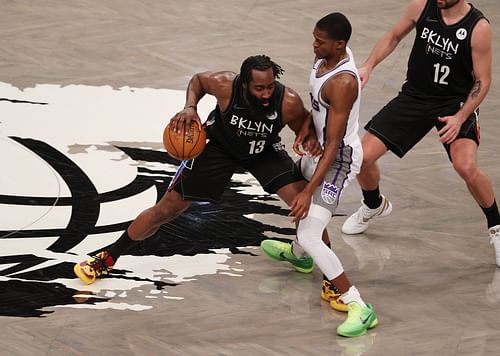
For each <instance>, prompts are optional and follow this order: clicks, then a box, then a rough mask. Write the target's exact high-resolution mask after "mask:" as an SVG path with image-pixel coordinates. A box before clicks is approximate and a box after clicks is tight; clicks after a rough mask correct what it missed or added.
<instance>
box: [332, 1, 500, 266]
mask: <svg viewBox="0 0 500 356" xmlns="http://www.w3.org/2000/svg"><path fill="white" fill-rule="evenodd" d="M414 28H415V29H416V36H415V42H414V44H413V48H412V51H411V54H410V58H409V61H408V70H407V75H406V81H405V83H404V84H403V87H402V90H401V92H400V93H399V95H398V96H397V97H396V98H395V99H393V100H392V101H390V102H389V103H388V104H387V105H386V106H385V107H384V108H383V109H382V110H380V112H379V113H378V114H376V115H375V116H374V117H373V118H372V120H371V121H370V122H368V124H367V125H366V126H365V129H366V130H367V132H366V133H365V135H364V137H363V139H362V145H363V152H364V158H363V164H362V166H361V171H360V173H359V175H358V176H357V179H358V181H359V184H360V186H361V189H362V192H363V201H362V206H361V207H360V208H359V210H358V211H357V212H356V213H355V214H353V215H352V216H351V217H349V218H348V219H347V220H346V222H345V223H344V225H343V227H342V231H343V232H344V233H345V234H358V233H362V232H364V231H365V230H366V229H367V228H368V223H369V221H370V220H371V219H372V218H374V217H377V216H385V215H388V214H389V213H390V212H391V210H392V205H391V203H390V202H389V200H388V199H387V198H386V197H384V196H383V195H381V194H380V192H379V181H380V170H379V167H378V164H377V160H378V159H379V158H380V157H381V156H382V155H383V154H385V153H386V152H387V150H391V151H392V152H394V153H395V154H396V155H397V156H399V157H400V158H401V157H403V156H404V155H405V154H406V153H407V152H408V151H409V150H410V149H411V148H412V147H413V146H414V145H415V144H417V143H418V142H419V141H420V140H421V139H422V138H423V137H424V136H425V135H426V134H427V133H428V132H429V130H431V128H432V127H436V128H437V130H438V134H439V136H440V141H441V143H442V144H443V145H444V148H445V149H446V151H447V153H448V157H449V159H450V160H451V162H452V163H453V168H454V169H455V170H456V171H457V173H458V174H459V175H460V176H461V177H462V179H463V180H464V181H465V183H466V185H467V188H468V189H469V191H470V193H471V194H472V196H473V197H474V199H475V200H476V202H477V203H478V204H479V206H480V207H481V209H482V210H483V212H484V214H485V216H486V219H487V225H488V229H489V234H490V242H491V244H493V245H494V248H495V252H496V264H497V266H498V267H500V215H499V212H498V207H497V204H496V201H495V196H494V192H493V187H492V184H491V182H490V180H489V178H488V177H487V176H486V175H485V174H484V173H483V172H482V171H481V170H480V169H479V168H478V166H477V149H478V145H479V124H478V115H479V111H478V107H479V104H481V102H482V101H483V99H484V98H485V96H486V94H487V92H488V89H489V87H490V83H491V62H492V53H491V37H492V35H491V28H490V24H489V22H488V20H487V19H486V18H485V17H484V15H483V14H482V13H481V12H480V11H479V10H478V9H476V8H475V7H474V6H473V5H472V4H470V3H468V2H467V1H465V0H413V1H411V3H410V4H409V5H408V7H407V9H406V12H405V13H404V15H403V16H402V17H401V19H400V20H399V22H398V23H397V24H396V25H395V26H394V27H393V28H392V29H391V30H390V31H389V32H387V33H386V34H385V35H384V36H383V37H382V38H381V39H380V40H379V41H378V42H377V44H376V45H375V47H374V48H373V50H372V52H371V54H370V56H369V57H368V59H367V60H366V62H365V63H364V65H363V66H362V67H361V68H360V69H359V73H360V76H361V80H362V85H363V86H364V85H365V84H366V82H367V81H368V78H369V75H370V73H371V71H372V70H373V69H374V67H375V66H376V65H377V64H379V63H380V62H381V61H382V60H383V59H384V58H386V57H387V56H388V55H389V54H390V53H391V52H392V51H393V50H394V49H395V48H396V46H397V45H398V43H399V42H400V41H401V39H402V38H403V37H405V36H406V35H407V34H408V33H409V32H410V31H411V30H412V29H414Z"/></svg>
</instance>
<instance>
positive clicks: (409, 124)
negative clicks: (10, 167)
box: [342, 94, 434, 235]
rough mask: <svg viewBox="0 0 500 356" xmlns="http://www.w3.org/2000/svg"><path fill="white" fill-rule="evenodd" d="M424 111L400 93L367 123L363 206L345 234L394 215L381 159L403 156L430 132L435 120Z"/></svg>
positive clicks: (361, 180)
mask: <svg viewBox="0 0 500 356" xmlns="http://www.w3.org/2000/svg"><path fill="white" fill-rule="evenodd" d="M422 108H423V104H422V102H421V101H419V100H415V99H413V98H410V97H408V96H407V95H404V94H399V95H398V96H397V97H396V98H394V99H393V100H391V101H390V102H389V103H388V104H387V105H386V106H385V107H384V108H382V109H381V110H380V111H379V112H378V113H377V114H376V115H375V116H374V117H373V119H372V120H370V121H369V122H368V123H367V124H366V126H365V129H366V133H365V135H364V136H363V139H362V145H363V164H362V166H361V171H360V173H359V174H358V177H357V179H358V182H359V185H360V187H361V192H362V194H363V200H362V201H361V207H360V208H359V209H358V210H357V211H356V212H355V213H354V214H353V215H351V216H350V217H349V218H348V219H347V220H346V221H345V222H344V224H343V226H342V232H343V233H344V234H348V235H352V234H360V233H363V232H364V231H366V230H367V229H368V225H369V222H370V220H371V219H373V218H375V217H383V216H387V215H389V214H390V213H391V211H392V204H391V202H390V201H389V200H388V199H387V198H386V197H384V196H383V195H382V194H380V189H379V184H380V167H379V165H378V160H379V158H380V157H382V156H383V155H384V154H385V153H386V152H387V151H388V150H391V151H392V152H393V153H394V154H396V155H397V156H398V157H400V158H401V157H403V156H404V155H405V154H406V153H407V152H408V151H409V150H410V149H411V148H412V147H413V146H414V145H415V144H416V143H417V142H418V141H420V140H421V139H422V138H423V137H424V136H425V135H426V134H427V132H429V130H430V129H431V128H432V126H433V125H434V124H433V120H428V119H426V117H427V113H426V112H425V111H423V109H422Z"/></svg>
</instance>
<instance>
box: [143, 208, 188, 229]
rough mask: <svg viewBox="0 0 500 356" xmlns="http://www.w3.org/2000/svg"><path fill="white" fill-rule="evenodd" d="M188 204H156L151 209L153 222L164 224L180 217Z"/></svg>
mask: <svg viewBox="0 0 500 356" xmlns="http://www.w3.org/2000/svg"><path fill="white" fill-rule="evenodd" d="M188 206H189V204H157V205H155V206H154V208H153V214H152V216H153V220H154V222H155V223H156V224H160V225H161V224H165V223H167V222H169V221H171V220H173V219H175V218H176V217H178V216H179V215H181V214H182V213H183V212H184V211H185V210H186V209H187V208H188Z"/></svg>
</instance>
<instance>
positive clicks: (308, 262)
mask: <svg viewBox="0 0 500 356" xmlns="http://www.w3.org/2000/svg"><path fill="white" fill-rule="evenodd" d="M260 248H261V249H262V251H264V253H265V254H266V255H268V256H269V257H271V258H272V259H273V260H276V261H288V262H290V263H291V264H292V265H293V267H294V268H295V269H296V270H297V271H298V272H301V273H311V272H312V270H313V265H314V261H313V259H312V257H310V256H305V257H297V256H295V255H294V254H293V251H292V244H291V243H285V242H281V241H276V240H264V241H262V242H261V244H260Z"/></svg>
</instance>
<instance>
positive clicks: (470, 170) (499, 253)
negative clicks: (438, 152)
mask: <svg viewBox="0 0 500 356" xmlns="http://www.w3.org/2000/svg"><path fill="white" fill-rule="evenodd" d="M449 150H450V157H451V160H452V162H453V168H454V169H455V170H456V172H457V173H458V174H459V175H460V177H461V178H462V179H463V180H464V181H465V184H466V185H467V188H468V189H469V192H470V193H471V195H472V196H473V197H474V199H475V200H476V202H477V203H478V205H479V206H480V208H481V209H482V211H483V213H484V215H485V216H486V221H487V226H488V230H489V235H490V243H491V244H492V245H493V246H494V248H495V257H496V265H497V266H498V267H500V214H499V211H498V207H497V203H496V200H495V194H494V191H493V186H492V184H491V181H490V179H489V177H488V176H487V175H486V174H485V173H484V172H483V171H482V170H481V169H479V167H478V165H477V143H476V142H475V141H474V140H471V139H469V138H459V139H457V140H455V141H454V142H453V143H452V144H451V145H450V148H449Z"/></svg>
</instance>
